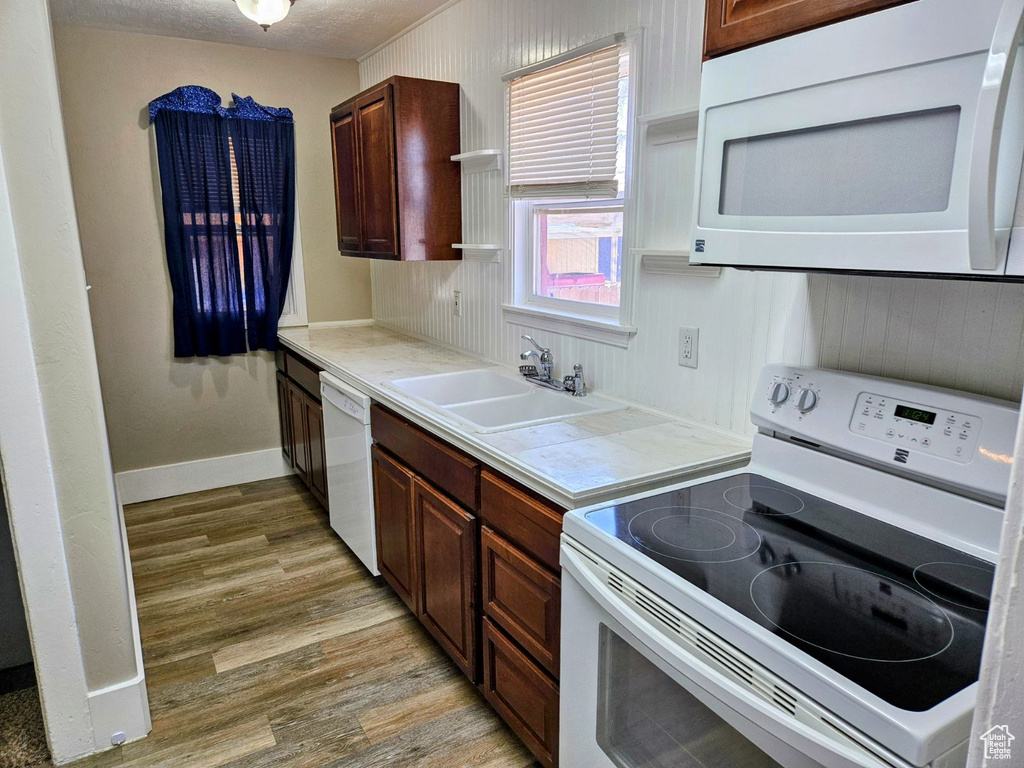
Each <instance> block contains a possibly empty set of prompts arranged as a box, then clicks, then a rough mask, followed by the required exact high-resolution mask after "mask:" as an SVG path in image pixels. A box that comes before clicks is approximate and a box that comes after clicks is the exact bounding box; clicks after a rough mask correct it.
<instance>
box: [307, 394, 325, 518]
mask: <svg viewBox="0 0 1024 768" xmlns="http://www.w3.org/2000/svg"><path fill="white" fill-rule="evenodd" d="M303 407H304V408H305V409H306V434H305V438H306V445H307V446H309V490H310V491H311V492H312V493H313V496H315V497H316V500H317V501H319V502H320V503H321V504H322V505H323V506H324V507H326V506H327V454H326V450H327V446H326V441H325V440H324V409H323V405H322V404H321V403H320V401H319V400H314V399H313V398H312V397H310V396H309V395H305V399H304V402H303Z"/></svg>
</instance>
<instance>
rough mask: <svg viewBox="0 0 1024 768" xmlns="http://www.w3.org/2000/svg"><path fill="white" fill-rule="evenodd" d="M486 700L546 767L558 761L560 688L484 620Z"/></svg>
mask: <svg viewBox="0 0 1024 768" xmlns="http://www.w3.org/2000/svg"><path fill="white" fill-rule="evenodd" d="M483 647H484V685H483V689H484V697H485V698H486V699H487V701H489V702H490V704H491V706H492V707H494V709H495V710H496V711H497V712H498V714H499V715H501V716H502V718H503V719H504V720H505V722H506V723H508V724H509V726H510V727H511V728H512V730H513V731H515V734H516V735H517V736H518V737H519V738H520V739H522V740H523V743H524V744H526V746H527V747H529V748H530V751H531V752H533V754H534V755H536V757H537V759H538V760H540V762H541V763H542V764H543V765H545V766H553V765H555V764H556V762H557V760H558V685H557V683H555V681H554V680H552V679H551V677H549V676H548V675H547V674H546V673H545V672H544V671H543V670H542V669H541V668H540V667H538V666H537V665H536V664H535V663H534V662H533V660H532V659H530V657H529V656H527V655H526V654H525V653H523V652H522V651H521V650H520V649H519V648H517V647H516V645H515V643H513V642H512V640H510V639H509V638H508V637H507V636H506V635H505V633H504V632H502V631H501V630H500V629H499V628H498V627H497V626H495V625H494V624H493V623H492V622H491V621H490V619H487V618H485V619H484V620H483Z"/></svg>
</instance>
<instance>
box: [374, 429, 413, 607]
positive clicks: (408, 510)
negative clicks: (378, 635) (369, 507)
mask: <svg viewBox="0 0 1024 768" xmlns="http://www.w3.org/2000/svg"><path fill="white" fill-rule="evenodd" d="M372 456H373V505H374V512H375V514H374V520H375V523H374V524H375V525H376V527H377V567H378V568H380V572H381V575H382V576H384V578H385V580H387V582H388V584H390V585H391V587H392V589H394V590H395V592H397V593H398V596H399V597H400V598H402V600H404V601H405V604H406V605H408V606H409V608H410V610H412V612H413V613H415V614H416V615H419V612H420V611H419V594H420V580H419V579H420V571H419V554H418V537H417V535H416V524H415V520H414V515H413V479H414V478H413V474H412V472H410V471H409V470H408V469H406V468H405V467H403V466H402V465H401V464H399V463H398V462H397V461H395V460H394V459H392V458H391V457H390V456H388V455H387V454H386V453H384V452H383V451H381V450H380V449H379V448H378V447H377V446H373V452H372Z"/></svg>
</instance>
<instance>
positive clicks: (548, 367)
mask: <svg viewBox="0 0 1024 768" xmlns="http://www.w3.org/2000/svg"><path fill="white" fill-rule="evenodd" d="M523 340H524V341H528V342H530V343H531V344H533V346H534V347H535V348H536V349H528V350H526V351H525V352H523V353H522V354H521V355H519V359H520V360H529V359H530V358H531V357H535V358H537V362H538V364H539V368H540V373H539V374H538V375H537V376H536V379H535V380H536V381H537V382H538V383H545V382H550V381H551V374H552V373H553V372H554V369H555V358H554V356H553V355H552V354H551V350H550V349H548V348H547V347H542V346H541V345H540V344H538V343H537V342H536V341H535V340H534V338H533V337H532V336H527V335H526V334H525V333H524V334H523ZM527 378H530V377H529V376H528V377H527Z"/></svg>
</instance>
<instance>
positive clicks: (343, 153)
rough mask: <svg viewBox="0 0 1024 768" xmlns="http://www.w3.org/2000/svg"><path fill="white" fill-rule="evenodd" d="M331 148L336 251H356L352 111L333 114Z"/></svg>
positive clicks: (353, 123) (357, 207)
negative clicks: (336, 239)
mask: <svg viewBox="0 0 1024 768" xmlns="http://www.w3.org/2000/svg"><path fill="white" fill-rule="evenodd" d="M331 136H332V144H333V148H334V200H335V210H336V213H337V219H338V250H339V251H347V252H351V253H358V252H359V251H360V250H361V245H360V241H361V234H360V231H359V185H358V183H357V180H356V176H357V172H356V168H357V165H356V164H357V153H356V113H355V107H354V106H353V108H352V109H351V110H350V111H348V112H347V113H341V114H335V116H334V120H333V122H332V123H331Z"/></svg>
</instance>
